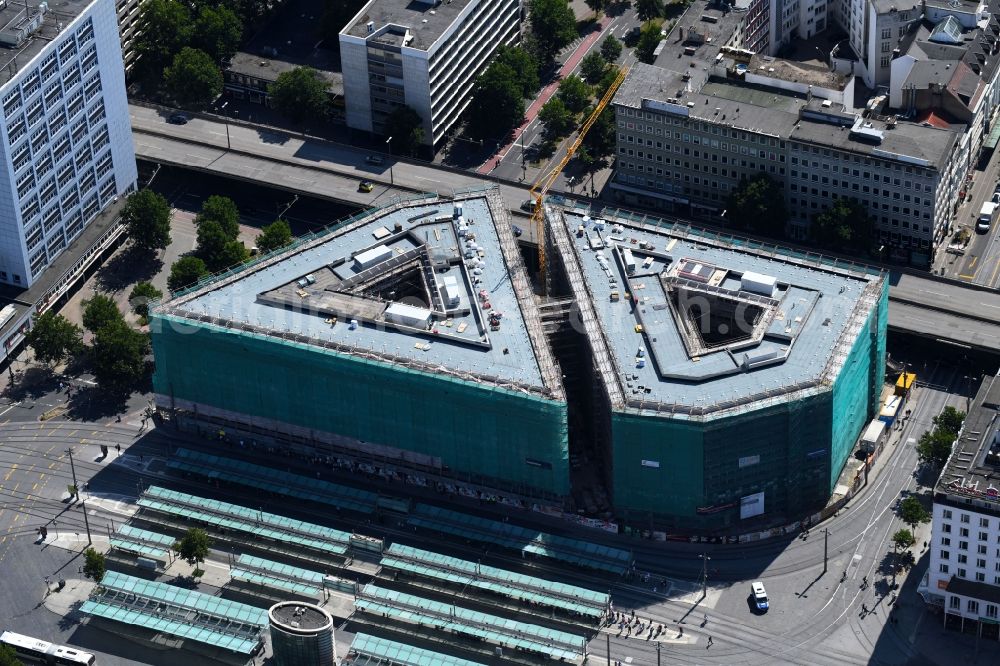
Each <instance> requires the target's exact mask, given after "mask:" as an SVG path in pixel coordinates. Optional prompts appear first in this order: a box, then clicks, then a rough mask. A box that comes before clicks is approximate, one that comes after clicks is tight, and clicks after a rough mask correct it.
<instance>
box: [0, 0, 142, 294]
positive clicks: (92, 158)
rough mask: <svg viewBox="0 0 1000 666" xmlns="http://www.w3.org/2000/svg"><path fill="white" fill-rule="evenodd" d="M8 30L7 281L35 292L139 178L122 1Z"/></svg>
mask: <svg viewBox="0 0 1000 666" xmlns="http://www.w3.org/2000/svg"><path fill="white" fill-rule="evenodd" d="M0 24H2V25H4V26H5V27H4V28H3V29H2V30H0V44H2V45H4V46H7V47H8V49H6V50H3V51H0V112H2V114H3V115H2V127H0V283H7V284H12V285H16V286H22V287H26V286H29V285H30V284H31V283H32V282H33V281H34V280H35V278H36V277H38V275H39V274H40V273H41V272H42V271H43V270H44V269H45V267H46V266H48V265H49V264H50V263H51V262H52V261H53V260H54V259H55V258H56V257H57V256H59V254H60V253H61V252H62V251H63V249H64V248H65V247H66V245H67V244H68V243H69V242H70V241H72V240H73V239H74V238H76V237H77V236H78V235H79V234H80V232H81V231H82V230H83V228H84V227H85V226H86V225H87V224H88V223H89V222H90V221H91V220H92V219H93V218H94V217H95V216H96V215H97V214H98V213H99V212H100V211H101V210H102V209H103V208H104V207H105V206H107V205H108V204H109V203H111V202H112V201H113V200H114V199H116V198H117V197H118V196H120V195H122V194H125V193H127V192H129V191H131V190H132V189H133V188H134V187H135V183H136V178H137V174H136V164H135V154H134V152H133V148H132V136H131V128H130V123H129V115H128V100H127V99H126V97H125V72H124V68H123V67H122V57H121V44H120V42H119V40H118V22H117V16H116V12H115V3H114V0H91V1H79V2H77V1H73V0H71V1H69V2H64V3H60V4H59V5H58V9H51V8H49V7H48V5H47V4H46V3H44V2H42V3H36V4H32V3H28V4H27V5H25V4H17V5H13V4H9V5H8V4H6V3H4V4H3V5H0Z"/></svg>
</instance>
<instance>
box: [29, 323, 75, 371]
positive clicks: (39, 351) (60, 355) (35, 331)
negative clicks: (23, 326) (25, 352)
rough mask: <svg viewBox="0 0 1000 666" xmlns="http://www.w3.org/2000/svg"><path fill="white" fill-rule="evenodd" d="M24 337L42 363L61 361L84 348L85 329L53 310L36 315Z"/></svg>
mask: <svg viewBox="0 0 1000 666" xmlns="http://www.w3.org/2000/svg"><path fill="white" fill-rule="evenodd" d="M24 339H25V342H27V343H28V346H29V347H31V351H32V352H33V353H34V354H35V359H37V360H39V361H41V362H42V363H48V364H53V363H60V362H62V361H64V360H66V359H67V358H69V357H70V356H74V355H76V354H79V353H80V352H81V351H82V350H83V331H82V330H80V327H79V326H77V325H76V324H74V323H73V322H71V321H69V320H68V319H66V317H63V316H62V315H61V314H56V313H55V312H54V311H53V310H48V311H46V312H44V313H43V314H41V315H39V316H37V317H35V321H34V323H33V324H32V326H31V328H30V329H29V330H28V332H27V334H25V336H24Z"/></svg>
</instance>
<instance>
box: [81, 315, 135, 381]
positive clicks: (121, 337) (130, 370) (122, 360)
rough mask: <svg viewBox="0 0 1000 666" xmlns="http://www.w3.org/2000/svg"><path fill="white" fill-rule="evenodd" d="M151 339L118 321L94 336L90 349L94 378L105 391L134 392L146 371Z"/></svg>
mask: <svg viewBox="0 0 1000 666" xmlns="http://www.w3.org/2000/svg"><path fill="white" fill-rule="evenodd" d="M148 353H149V338H148V337H147V336H145V335H143V334H142V333H140V332H139V331H136V330H133V329H132V328H130V327H129V325H128V324H126V323H125V322H124V321H117V322H113V323H111V324H108V325H107V326H105V327H104V328H102V329H99V330H98V331H97V333H95V334H94V344H93V346H92V347H91V348H90V361H91V367H92V369H93V372H94V378H95V379H96V380H97V385H98V386H99V387H100V388H101V390H102V391H109V392H111V393H122V392H125V391H128V390H130V389H131V388H132V387H133V386H135V384H136V383H137V382H138V381H139V380H140V379H142V376H143V374H144V373H145V372H146V354H148Z"/></svg>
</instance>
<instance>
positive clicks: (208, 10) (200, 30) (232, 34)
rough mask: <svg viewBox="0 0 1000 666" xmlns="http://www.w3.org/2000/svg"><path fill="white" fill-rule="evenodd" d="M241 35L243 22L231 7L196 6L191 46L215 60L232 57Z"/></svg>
mask: <svg viewBox="0 0 1000 666" xmlns="http://www.w3.org/2000/svg"><path fill="white" fill-rule="evenodd" d="M242 36H243V22H242V21H240V17H239V16H237V15H236V14H235V13H234V12H233V11H232V10H231V9H229V8H227V7H223V6H221V5H219V6H217V7H212V6H211V5H202V6H201V7H199V8H198V17H197V18H196V19H195V21H194V29H193V36H192V38H191V46H194V47H195V48H199V49H201V50H202V51H204V52H205V53H207V54H208V55H209V56H211V57H212V58H213V59H214V60H215V61H216V62H219V61H221V60H227V59H229V58H232V57H233V54H234V53H236V49H238V48H239V46H240V39H241V38H242Z"/></svg>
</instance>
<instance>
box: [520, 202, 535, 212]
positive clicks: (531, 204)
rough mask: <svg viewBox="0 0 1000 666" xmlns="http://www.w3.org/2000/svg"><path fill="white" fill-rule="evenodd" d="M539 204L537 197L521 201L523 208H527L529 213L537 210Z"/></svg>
mask: <svg viewBox="0 0 1000 666" xmlns="http://www.w3.org/2000/svg"><path fill="white" fill-rule="evenodd" d="M537 204H538V201H537V200H536V199H525V200H524V201H522V202H521V210H526V211H528V212H529V213H534V212H535V206H536V205H537Z"/></svg>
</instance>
